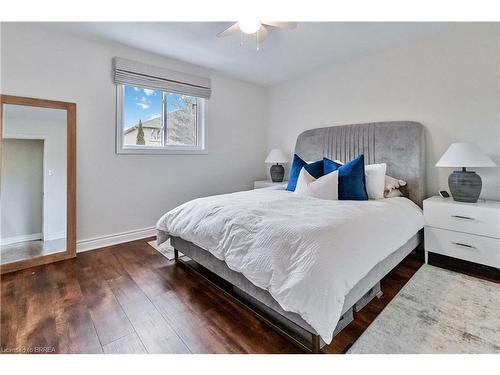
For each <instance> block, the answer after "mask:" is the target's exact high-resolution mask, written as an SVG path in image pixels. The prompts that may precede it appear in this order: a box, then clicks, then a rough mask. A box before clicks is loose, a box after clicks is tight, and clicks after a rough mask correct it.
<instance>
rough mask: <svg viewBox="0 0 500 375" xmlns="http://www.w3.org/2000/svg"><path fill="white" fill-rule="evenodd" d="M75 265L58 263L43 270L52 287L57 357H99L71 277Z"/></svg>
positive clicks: (87, 314) (99, 349) (95, 338)
mask: <svg viewBox="0 0 500 375" xmlns="http://www.w3.org/2000/svg"><path fill="white" fill-rule="evenodd" d="M75 267H76V262H75V261H74V260H71V261H68V262H58V263H53V264H50V265H47V266H46V270H47V273H48V275H49V278H50V280H51V281H52V283H53V285H56V286H57V289H56V290H57V298H56V300H55V303H56V306H55V321H56V331H57V335H58V339H59V348H58V353H76V354H77V353H85V354H96V353H102V347H101V343H100V341H99V337H98V335H97V331H96V329H95V327H94V323H93V321H92V318H91V316H90V312H89V310H88V308H87V306H86V304H85V301H84V297H83V293H82V291H81V288H80V284H79V282H78V280H77V278H76V276H75V274H76V270H75Z"/></svg>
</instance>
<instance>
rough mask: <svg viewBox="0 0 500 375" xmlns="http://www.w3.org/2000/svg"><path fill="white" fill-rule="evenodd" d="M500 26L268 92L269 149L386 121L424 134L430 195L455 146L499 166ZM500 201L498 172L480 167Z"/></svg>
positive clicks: (445, 37) (486, 189) (465, 28)
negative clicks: (311, 134) (318, 131)
mask: <svg viewBox="0 0 500 375" xmlns="http://www.w3.org/2000/svg"><path fill="white" fill-rule="evenodd" d="M499 100H500V99H499V26H498V24H492V23H490V24H460V25H457V24H455V25H453V26H452V27H451V28H450V30H449V31H446V32H443V33H441V34H439V35H435V36H432V37H429V38H427V39H422V40H420V41H417V42H414V43H412V44H411V45H407V46H404V47H403V48H399V49H397V50H393V51H389V52H383V53H380V54H378V55H372V56H367V57H365V58H363V59H360V60H356V61H352V62H349V63H345V64H342V65H337V66H330V67H327V68H325V69H321V70H319V71H315V72H309V73H308V74H307V75H305V76H303V77H302V78H300V79H296V80H292V81H289V82H286V83H284V84H281V85H278V86H275V87H272V88H270V89H269V103H268V113H269V116H268V132H267V147H268V149H271V148H274V147H280V148H283V149H284V150H286V151H287V152H289V153H290V155H291V154H292V152H293V148H294V145H295V140H296V138H297V135H298V134H299V133H301V132H302V131H303V130H305V129H309V128H315V127H321V126H331V125H341V124H351V123H360V122H373V121H387V120H414V121H419V122H421V123H422V124H423V125H424V127H425V128H426V134H425V136H426V144H427V146H426V147H427V178H428V181H427V194H428V195H434V194H436V192H437V191H438V189H446V190H448V184H447V178H448V175H449V173H450V172H451V170H450V169H438V168H435V167H434V164H435V163H436V162H437V160H438V159H439V157H440V156H441V155H442V153H443V152H444V151H445V150H446V148H447V147H448V145H449V144H450V143H452V142H459V141H466V142H476V143H477V144H478V145H479V146H480V147H481V149H482V150H484V151H485V152H486V153H488V155H489V156H490V157H491V158H492V159H493V160H494V161H495V162H496V163H497V165H500V119H499ZM477 172H478V173H479V174H480V176H481V177H482V178H483V191H482V196H483V197H485V198H493V199H500V169H499V168H488V169H486V168H485V169H478V170H477Z"/></svg>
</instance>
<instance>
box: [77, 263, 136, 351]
mask: <svg viewBox="0 0 500 375" xmlns="http://www.w3.org/2000/svg"><path fill="white" fill-rule="evenodd" d="M83 255H84V256H82V257H81V260H80V262H81V266H80V267H77V268H76V276H77V278H78V282H79V284H80V288H81V290H82V293H83V299H84V301H85V304H86V305H87V308H88V310H89V313H90V316H91V318H92V321H93V323H94V327H95V329H96V331H97V335H98V336H99V341H100V342H101V345H106V344H109V343H110V342H112V341H115V340H117V339H119V338H121V337H124V336H127V335H129V334H131V333H133V332H134V328H133V327H132V324H131V323H130V321H129V320H128V318H127V315H126V314H125V312H124V311H123V309H122V307H121V305H120V303H119V302H118V301H117V299H116V297H115V295H114V294H113V292H112V291H111V289H110V287H109V285H108V283H107V281H106V280H105V279H104V278H103V277H102V275H100V274H99V273H98V272H95V271H94V269H93V268H92V266H91V262H89V260H90V259H88V257H91V256H92V255H87V254H83Z"/></svg>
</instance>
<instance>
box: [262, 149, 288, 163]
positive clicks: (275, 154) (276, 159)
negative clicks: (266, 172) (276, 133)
mask: <svg viewBox="0 0 500 375" xmlns="http://www.w3.org/2000/svg"><path fill="white" fill-rule="evenodd" d="M265 162H266V163H273V164H274V163H282V164H283V163H288V157H287V156H286V155H285V153H284V152H283V151H281V150H280V149H279V148H273V149H272V150H271V152H269V155H267V158H266V160H265Z"/></svg>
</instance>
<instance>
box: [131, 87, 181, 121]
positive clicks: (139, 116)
mask: <svg viewBox="0 0 500 375" xmlns="http://www.w3.org/2000/svg"><path fill="white" fill-rule="evenodd" d="M185 107H186V103H185V102H184V101H183V100H181V95H178V94H172V93H168V94H167V112H173V111H175V110H178V109H183V108H185ZM161 112H162V92H161V91H159V90H151V89H144V88H140V87H133V86H125V94H124V108H123V114H124V121H123V124H124V128H125V129H128V128H130V127H132V126H135V125H137V124H138V123H139V120H141V121H142V122H146V121H148V120H150V119H152V118H154V117H158V116H161Z"/></svg>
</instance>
